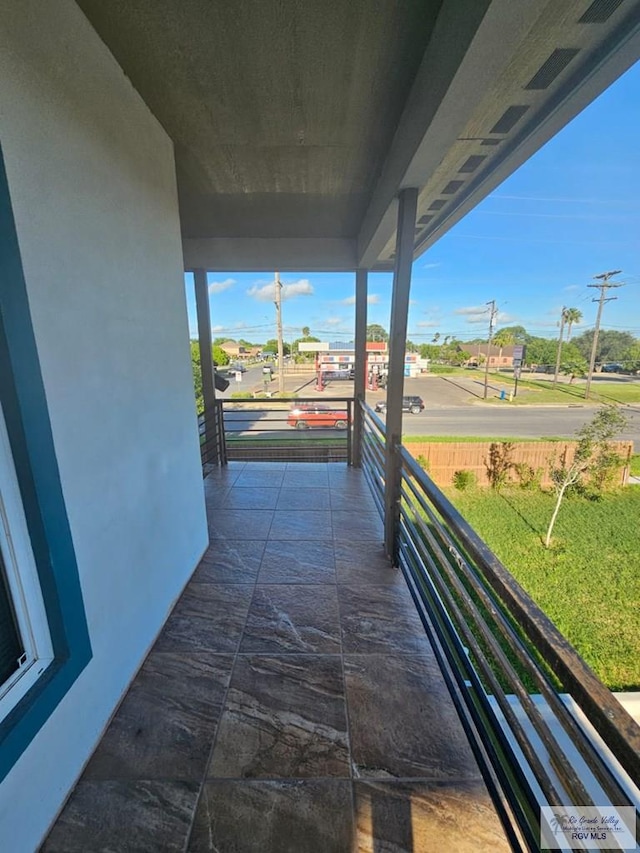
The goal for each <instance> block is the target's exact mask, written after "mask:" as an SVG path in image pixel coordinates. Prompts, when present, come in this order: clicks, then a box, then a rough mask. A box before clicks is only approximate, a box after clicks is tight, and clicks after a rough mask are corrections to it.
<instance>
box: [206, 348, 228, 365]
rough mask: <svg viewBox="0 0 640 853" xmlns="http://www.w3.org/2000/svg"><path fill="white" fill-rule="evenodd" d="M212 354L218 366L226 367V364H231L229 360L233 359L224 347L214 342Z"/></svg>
mask: <svg viewBox="0 0 640 853" xmlns="http://www.w3.org/2000/svg"><path fill="white" fill-rule="evenodd" d="M211 354H212V356H213V363H214V364H215V365H216V367H224V366H225V364H229V362H230V361H231V359H230V357H229V355H228V353H226V352H225V351H224V350H223V349H222V347H219V346H217V345H216V344H212V346H211Z"/></svg>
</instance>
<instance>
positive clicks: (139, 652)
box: [0, 0, 207, 853]
mask: <svg viewBox="0 0 640 853" xmlns="http://www.w3.org/2000/svg"><path fill="white" fill-rule="evenodd" d="M0 21H1V22H2V23H1V25H0V140H1V143H2V147H3V150H4V156H5V161H6V168H7V174H8V179H9V186H10V191H11V197H12V203H13V209H14V215H15V219H16V225H17V231H18V238H19V243H20V250H21V254H22V260H23V265H24V271H25V278H26V282H27V289H28V294H29V301H30V307H31V312H32V319H33V326H34V331H35V336H36V341H37V346H38V352H39V357H40V362H41V367H42V372H43V378H44V384H45V389H46V393H47V398H48V404H49V412H50V416H51V423H52V429H53V436H54V441H55V446H56V453H57V459H58V464H59V467H60V474H61V481H62V486H63V491H64V495H65V500H66V505H67V511H68V515H69V521H70V524H71V530H72V535H73V540H74V544H75V549H76V555H77V559H78V564H79V570H80V576H81V584H82V591H83V595H84V600H85V605H86V609H87V618H88V623H89V630H90V635H91V643H92V646H93V653H94V657H93V659H92V661H91V663H90V664H89V666H88V667H87V669H86V670H85V671H84V672H83V673H82V675H81V676H80V678H79V679H78V681H77V682H76V683H75V684H74V686H73V687H72V689H71V691H70V692H69V693H68V694H67V696H66V697H65V699H64V700H63V701H62V703H61V705H60V706H59V707H58V709H57V710H56V712H55V713H54V715H53V716H52V717H51V718H50V719H49V721H48V722H47V723H46V725H45V726H44V728H43V729H42V730H41V731H40V733H39V734H38V736H37V737H36V739H35V740H34V741H33V743H32V744H31V746H30V747H29V748H28V750H27V752H26V753H25V754H24V755H23V756H22V758H21V759H20V760H19V762H18V764H17V765H16V766H15V767H14V769H13V770H12V771H11V773H10V775H9V776H8V777H7V779H6V780H5V781H4V783H2V785H1V786H0V839H2V844H0V846H1V847H2V849H3V850H4V849H6V850H9V849H10V850H11V853H23V851H24V852H25V853H30V851H32V850H34V849H35V847H36V846H37V843H38V841H39V840H40V838H41V836H42V833H43V832H44V831H45V830H46V828H47V826H48V824H49V823H50V821H51V820H52V818H53V817H54V815H55V814H56V811H57V810H58V808H59V806H60V804H61V802H62V800H63V798H64V796H65V795H66V792H67V790H68V789H69V787H70V786H71V785H72V783H73V782H74V780H75V778H76V776H77V775H78V773H79V771H80V770H81V767H82V765H83V763H84V761H85V760H86V758H87V757H88V754H89V752H90V750H91V749H92V747H93V746H94V744H95V742H96V740H97V738H98V737H99V735H100V733H101V731H102V729H103V727H104V725H105V722H106V721H107V719H108V717H109V715H110V713H111V711H112V709H113V707H114V705H115V703H116V702H117V701H118V699H119V697H120V696H121V694H122V692H123V690H124V689H125V687H126V685H127V683H128V682H129V680H130V678H131V676H132V674H133V673H134V671H135V670H136V668H137V667H138V665H139V663H140V660H141V658H142V656H143V655H144V653H145V652H146V650H147V649H148V647H149V645H150V643H151V642H152V641H153V639H154V637H155V635H156V634H157V632H158V630H159V628H160V626H161V624H162V622H163V621H164V619H165V617H166V615H167V613H168V611H169V609H170V607H171V605H172V603H173V601H174V600H175V598H176V597H177V596H178V595H179V593H180V591H181V589H182V587H183V586H184V584H185V583H186V581H187V579H188V577H189V575H190V574H191V572H192V570H193V568H194V566H195V565H196V563H197V561H198V559H199V557H200V555H201V554H202V551H203V550H204V548H205V547H206V542H207V531H206V519H205V513H204V502H203V489H202V477H201V471H200V465H199V450H198V435H197V426H196V419H195V411H194V404H193V387H192V378H191V361H190V355H189V346H188V329H187V317H186V306H185V298H184V284H183V272H182V252H181V243H180V233H179V221H178V210H177V195H176V186H175V174H174V162H173V150H172V146H171V143H170V141H169V139H168V137H167V136H166V134H165V133H164V131H163V130H162V128H161V127H160V125H159V124H158V122H157V121H156V120H155V119H154V117H153V116H152V115H151V113H150V112H149V110H148V109H147V108H146V106H145V105H144V103H143V102H142V100H141V99H140V97H139V96H138V94H137V93H136V92H135V91H134V89H133V88H132V87H131V85H130V83H129V81H128V80H127V78H126V77H125V76H124V74H123V72H122V71H121V69H120V68H119V66H118V65H117V64H116V62H115V60H114V59H113V57H112V56H111V54H110V53H109V52H108V51H107V49H106V47H105V46H104V45H103V44H102V42H101V41H100V40H99V39H98V37H97V35H96V34H95V32H94V31H93V30H92V29H91V27H90V26H89V24H88V23H87V21H86V20H85V18H84V17H83V15H82V13H81V12H80V10H79V9H78V7H77V6H76V4H75V3H74V2H73V0H47V2H43V1H42V0H20V2H19V3H16V2H15V0H0ZM7 844H9V845H10V846H6V845H7Z"/></svg>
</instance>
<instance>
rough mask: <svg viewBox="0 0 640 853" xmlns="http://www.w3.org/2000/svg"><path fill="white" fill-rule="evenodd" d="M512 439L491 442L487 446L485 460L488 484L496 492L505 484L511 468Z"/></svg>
mask: <svg viewBox="0 0 640 853" xmlns="http://www.w3.org/2000/svg"><path fill="white" fill-rule="evenodd" d="M513 447H514V445H513V442H512V441H501V442H499V443H498V442H495V441H494V442H493V443H492V444H491V446H490V447H489V459H488V461H486V462H485V467H486V469H487V477H488V478H489V485H490V486H491V488H492V489H495V490H496V491H497V492H499V491H500V489H501V488H502V487H503V486H504V485H505V483H506V482H507V478H508V476H509V471H510V470H511V469H512V468H513V462H512V461H511V454H512V453H513Z"/></svg>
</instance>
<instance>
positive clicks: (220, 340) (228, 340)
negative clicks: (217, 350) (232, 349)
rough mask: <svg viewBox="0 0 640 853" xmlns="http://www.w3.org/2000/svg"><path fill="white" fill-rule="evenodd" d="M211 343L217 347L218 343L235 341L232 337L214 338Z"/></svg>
mask: <svg viewBox="0 0 640 853" xmlns="http://www.w3.org/2000/svg"><path fill="white" fill-rule="evenodd" d="M212 343H213V346H214V347H219V346H220V344H226V343H230V344H235V341H234V339H233V338H214V339H213V341H212Z"/></svg>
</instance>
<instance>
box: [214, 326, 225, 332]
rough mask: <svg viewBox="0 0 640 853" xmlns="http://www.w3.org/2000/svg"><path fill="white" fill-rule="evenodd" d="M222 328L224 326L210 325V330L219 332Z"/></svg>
mask: <svg viewBox="0 0 640 853" xmlns="http://www.w3.org/2000/svg"><path fill="white" fill-rule="evenodd" d="M223 329H224V326H212V327H211V331H212V332H221V331H222V330H223Z"/></svg>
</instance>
